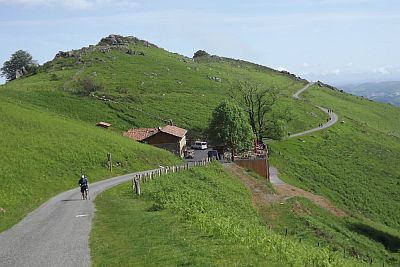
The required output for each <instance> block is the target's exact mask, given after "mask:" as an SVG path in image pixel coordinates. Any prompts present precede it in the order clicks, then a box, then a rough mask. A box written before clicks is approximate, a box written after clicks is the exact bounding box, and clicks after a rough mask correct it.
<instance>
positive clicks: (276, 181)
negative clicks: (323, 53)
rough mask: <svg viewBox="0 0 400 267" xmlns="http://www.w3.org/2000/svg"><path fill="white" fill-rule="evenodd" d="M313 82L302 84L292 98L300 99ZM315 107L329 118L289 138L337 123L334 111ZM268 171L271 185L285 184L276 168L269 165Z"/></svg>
mask: <svg viewBox="0 0 400 267" xmlns="http://www.w3.org/2000/svg"><path fill="white" fill-rule="evenodd" d="M314 84H315V83H314V82H310V83H308V84H307V85H306V86H304V87H303V88H301V89H300V90H298V91H297V92H296V93H294V94H293V98H295V99H298V100H300V99H301V98H300V94H301V93H303V92H304V91H305V90H307V89H308V88H310V87H311V86H312V85H314ZM316 107H317V108H319V109H320V110H322V111H323V112H325V113H326V114H327V115H328V116H329V120H328V121H327V122H326V123H324V124H322V125H321V127H316V128H313V129H310V130H307V131H304V132H300V133H295V134H291V135H290V137H289V138H294V137H299V136H303V135H307V134H310V133H313V132H317V131H321V130H324V129H326V128H328V127H331V126H332V125H334V124H335V123H337V121H338V116H337V115H336V113H334V112H333V111H331V110H328V109H327V108H323V107H319V106H316ZM269 173H270V182H271V183H272V184H273V185H283V184H285V182H284V181H282V180H281V179H279V177H278V169H277V168H275V167H272V166H270V167H269Z"/></svg>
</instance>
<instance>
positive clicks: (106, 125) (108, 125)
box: [96, 121, 111, 128]
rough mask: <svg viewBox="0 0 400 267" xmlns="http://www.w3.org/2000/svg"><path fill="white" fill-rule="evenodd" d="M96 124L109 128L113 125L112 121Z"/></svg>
mask: <svg viewBox="0 0 400 267" xmlns="http://www.w3.org/2000/svg"><path fill="white" fill-rule="evenodd" d="M96 126H99V127H103V128H109V127H110V126H111V123H108V122H104V121H100V122H98V123H96Z"/></svg>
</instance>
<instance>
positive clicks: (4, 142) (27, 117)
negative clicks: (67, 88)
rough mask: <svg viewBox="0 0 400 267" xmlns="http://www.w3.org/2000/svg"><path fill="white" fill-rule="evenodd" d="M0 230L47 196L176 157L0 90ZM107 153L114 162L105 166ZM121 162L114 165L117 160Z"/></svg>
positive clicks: (13, 222) (151, 166)
mask: <svg viewBox="0 0 400 267" xmlns="http://www.w3.org/2000/svg"><path fill="white" fill-rule="evenodd" d="M0 120H1V124H2V128H1V129H2V130H1V131H0V147H1V148H2V149H1V152H2V153H1V154H0V161H1V165H0V184H1V187H0V207H2V208H3V209H5V210H6V212H5V213H0V218H1V219H0V232H1V231H3V230H5V229H7V228H8V227H10V226H11V225H13V224H15V223H17V222H18V221H19V220H21V219H22V218H23V217H25V215H26V214H27V213H28V212H30V211H31V210H32V209H34V208H36V207H38V206H39V205H40V204H41V203H43V202H44V201H46V200H47V199H49V198H50V197H51V196H53V195H55V194H57V193H59V192H62V191H65V190H66V189H70V188H74V187H76V186H77V181H78V178H79V176H80V174H82V173H85V174H87V175H88V176H89V179H90V181H91V182H94V181H96V180H100V179H104V178H106V177H112V176H115V175H116V174H121V173H127V172H131V171H136V170H143V169H149V168H154V167H155V166H159V164H171V163H174V162H178V161H179V160H178V159H176V158H175V157H174V156H172V155H171V154H169V153H168V152H166V151H164V150H161V149H156V148H154V147H151V146H147V145H142V144H139V143H136V142H133V141H132V140H130V139H127V138H124V137H122V136H120V134H117V133H114V132H112V131H107V130H104V129H100V128H97V127H95V126H94V125H88V124H86V123H82V122H76V121H73V120H71V119H68V118H62V117H59V116H56V115H52V114H49V113H46V112H43V111H40V110H37V109H36V108H34V107H31V106H27V105H25V104H24V105H20V104H15V103H12V102H9V101H7V100H5V99H3V97H1V96H0ZM107 153H112V156H113V161H114V164H115V166H114V168H113V172H112V173H110V172H109V171H108V170H107ZM117 162H118V163H119V164H118V166H117V165H116V163H117Z"/></svg>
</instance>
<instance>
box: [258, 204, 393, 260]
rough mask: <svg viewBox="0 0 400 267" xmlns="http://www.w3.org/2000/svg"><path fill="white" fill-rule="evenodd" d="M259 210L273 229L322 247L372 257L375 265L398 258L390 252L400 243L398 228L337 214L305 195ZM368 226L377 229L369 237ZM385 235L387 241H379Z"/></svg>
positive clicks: (367, 257) (355, 256)
mask: <svg viewBox="0 0 400 267" xmlns="http://www.w3.org/2000/svg"><path fill="white" fill-rule="evenodd" d="M260 213H261V215H262V216H263V218H264V220H265V221H266V223H267V224H268V225H270V226H271V227H272V229H273V230H274V231H275V232H277V233H280V234H282V235H286V234H287V236H289V237H291V238H295V239H298V240H300V239H301V240H302V242H306V243H308V244H310V245H313V246H319V247H326V248H329V249H330V250H332V251H338V252H341V253H343V254H344V255H347V256H351V257H354V258H356V259H359V260H363V261H364V262H366V263H368V262H370V260H371V259H372V261H373V262H375V263H376V264H378V265H383V264H385V266H397V265H398V263H399V261H400V255H399V254H398V253H394V252H395V251H396V250H398V249H399V247H400V243H399V240H400V239H399V237H400V234H399V233H398V232H397V233H396V232H394V231H393V230H391V231H390V230H389V231H388V230H387V229H386V231H385V230H384V229H382V226H378V225H371V222H367V221H365V220H363V219H361V218H357V217H346V218H343V219H341V218H337V217H335V216H333V215H332V214H331V213H329V212H328V211H326V210H324V209H321V208H320V207H318V206H316V205H315V204H313V203H312V202H311V201H310V200H308V199H304V198H298V197H295V198H291V199H290V200H288V201H286V202H284V203H283V204H281V203H274V204H271V205H265V206H263V207H261V209H260ZM377 229H381V230H380V231H379V230H377ZM362 230H365V232H362ZM368 230H370V231H372V230H375V231H376V232H378V231H379V233H375V234H376V236H375V238H373V235H372V234H371V233H367V232H366V231H368ZM286 231H287V233H286ZM378 235H379V236H378ZM385 239H386V240H387V241H388V242H386V243H385V242H382V241H383V240H385ZM391 246H392V247H391Z"/></svg>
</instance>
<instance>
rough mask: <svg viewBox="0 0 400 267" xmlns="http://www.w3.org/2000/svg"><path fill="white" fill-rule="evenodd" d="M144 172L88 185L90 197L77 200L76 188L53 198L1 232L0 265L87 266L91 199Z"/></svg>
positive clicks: (78, 197)
mask: <svg viewBox="0 0 400 267" xmlns="http://www.w3.org/2000/svg"><path fill="white" fill-rule="evenodd" d="M146 172H152V171H146ZM146 172H138V173H132V174H127V175H123V176H118V177H115V178H111V179H108V180H104V181H100V182H97V183H93V184H90V185H89V189H90V192H89V193H90V198H91V199H90V200H81V199H80V197H81V195H80V190H79V188H78V187H77V188H75V189H72V190H69V191H67V192H64V193H61V194H59V195H57V196H55V197H53V198H52V199H50V200H49V201H47V202H46V203H44V204H43V205H42V206H40V207H39V208H38V209H36V210H35V211H33V212H32V213H30V214H29V215H28V216H27V217H25V218H24V219H23V220H22V221H21V222H20V223H18V224H17V225H15V226H14V227H12V228H11V229H9V230H7V231H5V232H3V233H1V234H0V266H18V267H21V266H90V250H89V233H90V230H91V225H92V218H93V216H94V212H95V208H94V204H93V200H94V198H95V197H96V195H97V194H99V193H100V192H102V191H104V190H106V189H107V188H110V187H112V186H115V185H117V184H120V183H123V182H126V181H129V180H131V179H132V177H133V176H134V175H137V174H141V173H146ZM77 180H78V179H77Z"/></svg>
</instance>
